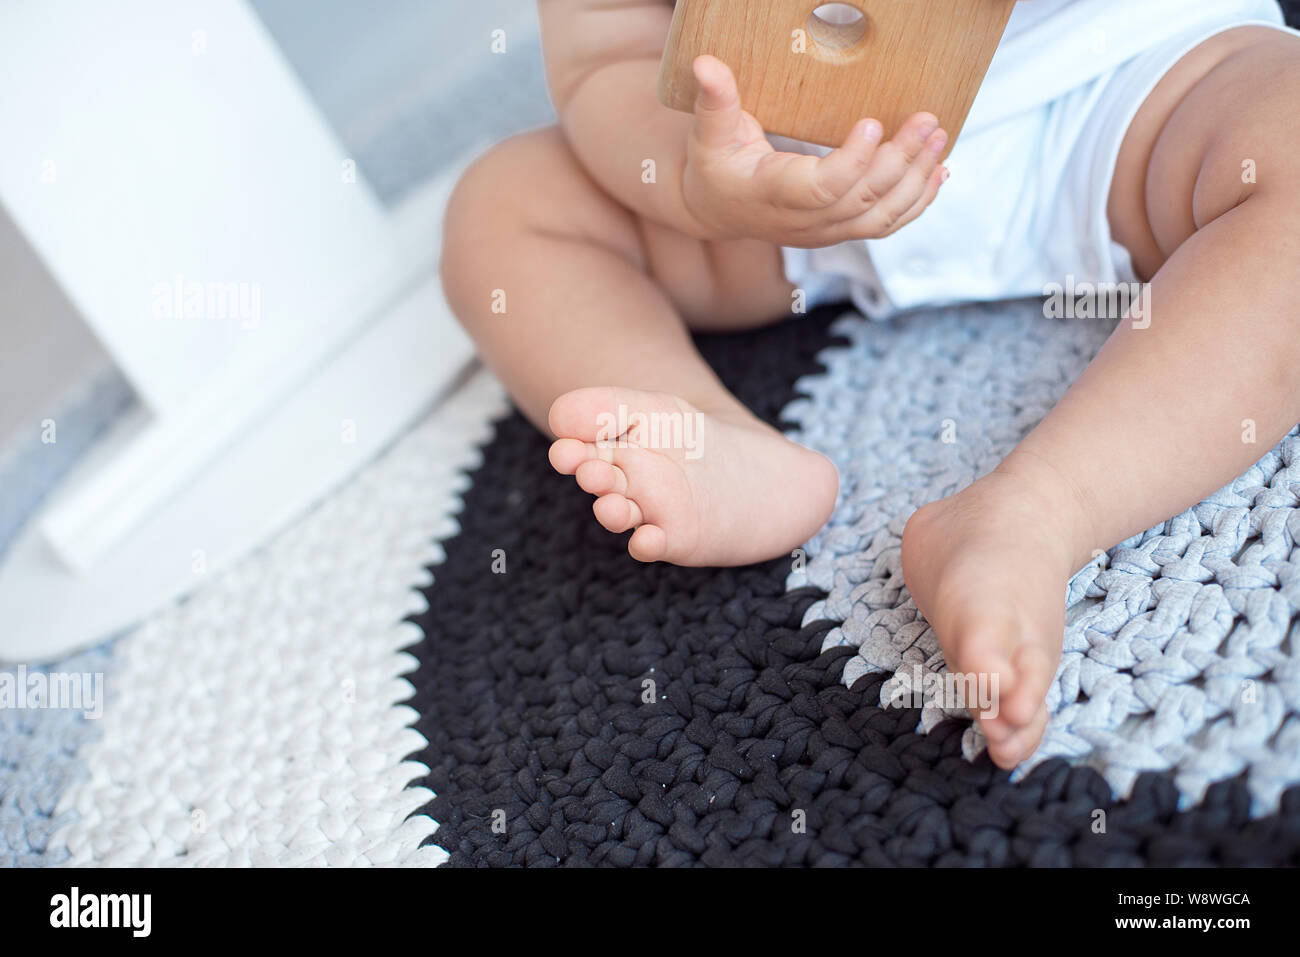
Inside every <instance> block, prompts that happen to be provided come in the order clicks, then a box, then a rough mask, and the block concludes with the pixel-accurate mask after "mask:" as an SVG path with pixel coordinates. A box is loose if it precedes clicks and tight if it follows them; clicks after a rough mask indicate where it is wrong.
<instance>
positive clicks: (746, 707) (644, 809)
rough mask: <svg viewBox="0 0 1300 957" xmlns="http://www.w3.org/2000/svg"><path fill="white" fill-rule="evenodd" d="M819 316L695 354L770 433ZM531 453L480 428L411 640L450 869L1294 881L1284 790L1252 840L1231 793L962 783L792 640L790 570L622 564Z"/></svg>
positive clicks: (615, 546) (841, 652)
mask: <svg viewBox="0 0 1300 957" xmlns="http://www.w3.org/2000/svg"><path fill="white" fill-rule="evenodd" d="M839 312H840V310H838V309H835V308H832V309H829V310H823V311H820V312H818V313H815V314H812V315H809V316H807V317H804V318H802V319H800V320H797V321H790V322H786V323H784V324H782V325H780V326H778V327H775V328H772V329H768V330H764V331H760V332H755V333H749V334H745V335H738V336H737V335H733V336H728V337H718V338H705V339H703V340H701V346H702V348H703V350H704V352H705V354H706V356H707V357H708V358H709V360H710V361H711V362H712V363H713V365H714V367H715V368H716V369H718V371H719V373H720V375H721V376H722V378H723V379H724V381H726V382H727V384H728V385H729V386H730V387H731V388H732V389H733V390H734V391H735V392H736V394H737V395H738V396H739V397H740V398H741V399H743V400H744V401H745V402H747V403H748V404H749V405H750V406H751V407H752V408H754V409H755V410H756V411H757V412H758V413H759V414H761V415H763V416H764V417H765V418H767V419H768V420H769V421H776V420H777V417H778V415H779V412H780V410H781V409H782V408H783V407H784V406H785V405H786V404H787V403H788V402H789V401H790V400H791V399H792V398H794V396H795V393H794V383H795V380H796V379H797V378H798V377H799V376H801V375H804V374H807V373H812V372H816V371H817V370H818V366H817V365H816V360H815V356H816V354H817V352H818V351H819V350H821V349H822V348H824V347H825V346H827V345H829V344H830V342H831V339H830V334H829V332H828V325H829V322H830V320H831V319H832V318H834V316H836V315H837V314H839ZM546 448H547V443H546V441H545V440H544V439H543V438H542V437H541V436H540V435H539V434H537V433H536V432H535V430H533V429H532V427H531V426H529V425H528V423H527V422H525V421H524V420H523V419H522V418H521V417H520V416H519V415H518V414H514V415H511V416H510V417H509V418H507V419H505V420H504V421H503V422H501V423H500V424H499V426H498V428H497V430H496V435H495V438H494V439H493V440H492V442H490V443H489V444H488V446H487V447H486V449H485V450H484V461H483V464H482V466H481V467H480V468H478V469H477V470H476V471H475V472H474V473H473V475H472V479H473V484H472V486H471V487H470V489H469V490H468V492H467V493H466V495H465V497H464V511H463V513H462V515H461V517H460V521H461V529H462V530H461V532H460V533H459V534H458V535H457V536H456V537H455V538H453V539H451V540H449V541H448V542H446V543H445V546H444V547H445V551H446V559H445V561H443V562H442V563H441V564H439V565H437V566H436V567H434V568H433V573H434V577H435V583H434V584H433V585H432V586H431V587H430V588H428V589H427V590H426V592H425V595H426V597H427V599H428V602H429V609H428V611H427V612H425V613H424V614H422V615H419V616H417V617H415V618H414V619H413V620H414V621H415V622H416V623H417V624H418V625H419V626H420V627H421V628H422V629H423V631H424V635H425V638H424V640H423V641H421V642H419V643H418V644H417V645H415V646H414V647H412V648H411V649H410V650H411V652H412V653H413V654H414V655H415V657H416V658H417V659H418V660H419V666H418V668H417V669H416V671H415V672H414V673H413V674H412V675H410V676H409V677H410V679H411V681H412V683H413V685H414V687H415V689H416V691H415V695H414V697H413V698H412V699H411V700H410V702H409V704H411V705H412V706H413V707H414V708H415V709H416V711H417V712H418V713H419V718H418V720H417V721H416V723H415V727H416V728H417V729H418V730H419V731H420V732H421V733H422V734H423V735H424V736H425V738H426V739H427V740H428V742H429V743H428V746H427V747H426V748H424V749H423V750H421V751H418V752H416V753H415V754H414V755H412V757H413V758H415V759H417V760H419V761H421V762H423V763H424V764H425V765H427V766H428V767H429V768H430V772H429V774H428V775H427V776H424V777H421V778H419V779H417V780H416V781H413V782H412V784H413V785H418V786H425V787H428V788H431V789H432V790H433V792H434V793H435V794H436V797H435V798H434V799H433V800H432V801H431V802H430V803H429V805H427V806H426V807H425V808H423V809H422V813H427V814H429V815H430V817H432V818H433V820H435V821H437V822H438V825H439V826H438V829H437V832H436V833H435V834H434V835H432V836H431V837H430V838H429V841H430V843H436V844H437V845H439V846H440V847H442V848H444V849H445V850H447V851H448V852H449V853H450V855H451V859H450V862H449V863H450V865H451V866H505V865H532V866H556V865H564V866H582V865H613V866H629V865H666V866H677V865H721V866H727V865H822V866H825V865H854V864H863V865H883V864H902V865H999V866H1000V865H1047V866H1071V865H1072V866H1091V865H1173V864H1177V865H1220V864H1229V865H1241V864H1256V865H1258V864H1272V865H1279V864H1288V863H1289V864H1296V863H1300V788H1293V789H1291V790H1290V791H1288V792H1287V794H1286V795H1285V796H1284V799H1283V803H1282V811H1281V813H1279V814H1277V815H1274V816H1272V817H1268V818H1264V819H1260V820H1254V821H1252V820H1250V817H1249V813H1248V811H1249V806H1250V801H1249V796H1248V793H1247V791H1246V788H1245V786H1244V784H1243V783H1242V782H1241V781H1229V782H1224V783H1221V784H1219V785H1216V786H1215V787H1213V788H1211V789H1210V791H1209V793H1208V794H1207V795H1206V798H1205V800H1204V801H1203V802H1202V804H1201V805H1200V806H1199V807H1196V808H1194V809H1191V810H1188V811H1183V812H1180V811H1179V810H1178V808H1177V800H1178V795H1177V792H1176V790H1175V788H1174V787H1173V784H1172V783H1171V781H1170V780H1169V779H1168V778H1167V777H1166V776H1163V775H1157V774H1149V775H1145V776H1143V777H1142V778H1141V779H1140V780H1139V781H1138V783H1137V786H1136V787H1135V789H1134V791H1133V794H1132V796H1131V798H1130V799H1129V800H1127V801H1123V802H1116V801H1113V800H1112V798H1111V796H1110V791H1109V788H1108V787H1107V785H1106V783H1105V782H1104V780H1103V779H1102V778H1101V777H1100V776H1099V775H1098V774H1097V773H1096V772H1094V771H1092V770H1090V769H1086V768H1073V767H1071V766H1069V765H1068V764H1067V763H1065V762H1064V761H1061V760H1055V761H1051V762H1048V763H1045V764H1043V765H1041V766H1040V767H1038V768H1036V769H1035V771H1034V772H1033V773H1032V774H1030V775H1029V776H1027V777H1026V779H1025V780H1023V781H1020V782H1018V783H1015V784H1012V783H1011V782H1010V780H1009V776H1008V774H1007V773H1005V772H1003V771H1000V770H998V769H997V768H996V767H994V766H993V765H992V763H991V762H990V761H989V760H988V758H987V757H986V756H981V757H980V758H979V760H977V761H976V762H975V763H973V764H972V763H971V762H969V761H966V760H965V759H963V758H962V756H961V748H960V739H961V733H962V731H963V729H964V727H965V722H963V721H956V720H953V721H948V722H945V723H944V724H942V725H940V726H939V727H938V728H936V729H935V730H933V731H931V732H930V733H929V734H926V735H921V734H917V733H915V731H914V729H915V728H916V726H917V720H918V712H916V711H912V710H902V709H882V708H881V707H879V704H878V702H879V700H880V697H879V688H880V684H881V682H882V681H883V680H884V676H883V675H874V676H865V677H863V678H861V679H859V680H858V681H857V682H856V683H855V684H854V686H853V688H852V689H849V688H845V687H844V686H843V685H842V684H841V681H840V675H841V672H842V669H843V667H844V664H845V662H846V661H847V660H848V658H849V657H850V655H851V653H850V651H848V650H846V649H843V648H836V649H832V650H830V651H827V652H826V653H825V654H822V653H821V652H820V648H821V642H822V637H823V635H824V634H825V632H826V631H827V630H828V629H830V628H831V627H833V624H834V623H832V622H818V623H814V624H811V625H809V626H807V627H801V624H800V623H801V621H802V617H803V614H804V612H805V610H806V609H807V608H808V607H809V605H810V604H811V603H812V602H813V601H814V600H816V599H817V598H818V597H820V596H819V594H818V593H816V592H815V591H813V590H807V589H806V590H803V591H800V592H794V593H787V592H786V591H785V588H784V579H785V575H786V573H787V571H788V569H789V563H788V561H780V560H778V561H774V562H770V563H767V564H764V565H757V566H751V567H748V568H738V569H721V570H718V569H683V568H676V567H673V566H669V565H650V566H646V565H639V564H637V563H636V562H634V561H632V559H630V558H629V557H628V556H627V554H626V551H625V540H626V537H627V536H625V535H619V536H615V535H610V534H609V533H607V532H605V531H604V530H603V529H601V528H600V527H599V526H598V525H597V523H596V521H595V519H594V518H593V517H592V515H591V506H590V503H591V497H590V496H588V495H587V494H585V493H584V492H582V491H581V490H580V489H578V488H577V486H576V485H575V484H574V483H573V481H572V480H571V479H568V478H564V477H561V476H558V475H556V474H554V473H553V472H552V471H551V469H550V467H549V465H548V464H547V460H546ZM498 550H501V551H498ZM502 555H504V558H505V563H506V564H505V572H504V573H503V574H498V573H495V572H494V570H493V565H494V560H497V559H499V558H500V557H501V556H502ZM497 568H498V570H499V568H500V565H499V562H498V564H497ZM647 682H653V688H651V686H650V685H648V684H647ZM651 690H653V692H654V694H653V700H652V701H650V700H648V699H649V698H650V697H651V696H650V694H649V692H650V691H651ZM1098 810H1102V811H1104V812H1105V833H1100V834H1099V833H1094V822H1095V821H1097V820H1099V818H1098V816H1097V814H1096V812H1097V811H1098Z"/></svg>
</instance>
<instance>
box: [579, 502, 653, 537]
mask: <svg viewBox="0 0 1300 957" xmlns="http://www.w3.org/2000/svg"><path fill="white" fill-rule="evenodd" d="M591 510H592V512H593V513H594V514H595V516H596V521H598V522H600V524H601V525H603V526H605V528H606V529H607V530H608V531H611V532H616V533H617V532H626V531H627V530H628V529H629V528H635V527H636V526H638V525H640V524H641V509H640V507H639V506H638V505H637V504H636V502H634V501H632V500H631V499H630V498H626V497H625V496H622V495H620V494H618V493H617V492H610V493H609V494H608V495H602V496H601V497H600V498H598V499H596V501H595V502H594V503H592V506H591Z"/></svg>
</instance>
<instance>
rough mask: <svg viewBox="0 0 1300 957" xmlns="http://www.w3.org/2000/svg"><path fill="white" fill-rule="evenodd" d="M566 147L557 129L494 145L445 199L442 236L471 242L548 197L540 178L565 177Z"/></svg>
mask: <svg viewBox="0 0 1300 957" xmlns="http://www.w3.org/2000/svg"><path fill="white" fill-rule="evenodd" d="M567 152H568V147H567V145H565V143H564V136H563V134H562V133H561V132H560V131H559V129H557V128H555V127H548V128H546V129H541V130H534V131H532V132H529V133H521V134H519V135H518V136H512V137H510V139H508V140H505V141H503V142H501V143H498V144H497V145H496V146H494V147H492V148H491V149H490V150H488V151H487V152H486V153H484V154H483V155H482V156H480V157H479V158H478V159H476V160H474V162H472V163H471V164H470V165H469V167H468V168H467V169H466V170H465V172H464V173H463V174H461V177H460V180H459V182H457V184H456V188H455V189H454V190H453V191H452V194H451V198H450V200H449V201H448V203H447V216H446V231H445V237H446V239H447V240H448V241H453V242H473V241H474V240H475V237H482V236H484V235H485V232H484V231H485V228H486V229H487V230H488V231H489V232H490V231H492V230H494V229H499V228H500V227H502V226H508V225H509V224H510V223H511V221H512V220H514V221H518V220H521V219H526V218H527V216H526V214H527V213H528V212H529V210H530V209H531V208H532V207H533V206H535V205H536V204H538V203H543V202H545V200H546V196H547V194H546V191H545V190H542V189H539V188H538V186H539V183H538V180H539V178H541V177H545V176H555V175H557V174H558V175H561V176H562V175H565V174H566V170H565V169H564V167H565V166H566V164H567V157H566V156H565V155H564V154H565V153H567Z"/></svg>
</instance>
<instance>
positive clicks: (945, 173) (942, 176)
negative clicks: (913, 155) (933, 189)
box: [939, 166, 952, 183]
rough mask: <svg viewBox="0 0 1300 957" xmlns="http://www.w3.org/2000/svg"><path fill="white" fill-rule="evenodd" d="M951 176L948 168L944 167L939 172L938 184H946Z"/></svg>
mask: <svg viewBox="0 0 1300 957" xmlns="http://www.w3.org/2000/svg"><path fill="white" fill-rule="evenodd" d="M951 175H952V171H951V170H949V169H948V167H946V166H945V167H944V168H943V169H942V170H940V172H939V182H941V183H946V182H948V177H949V176H951Z"/></svg>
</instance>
